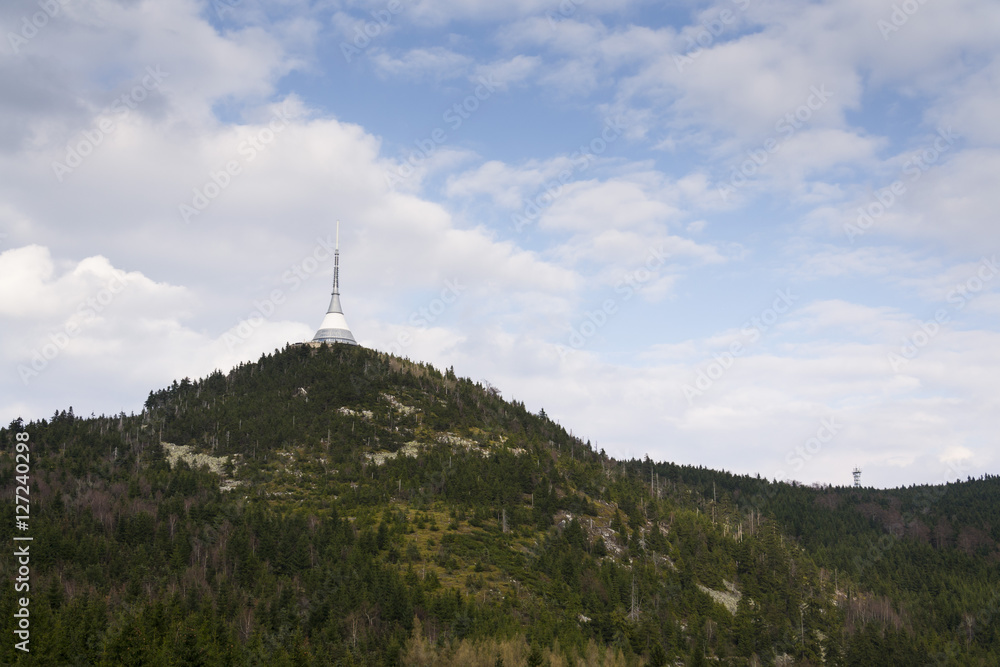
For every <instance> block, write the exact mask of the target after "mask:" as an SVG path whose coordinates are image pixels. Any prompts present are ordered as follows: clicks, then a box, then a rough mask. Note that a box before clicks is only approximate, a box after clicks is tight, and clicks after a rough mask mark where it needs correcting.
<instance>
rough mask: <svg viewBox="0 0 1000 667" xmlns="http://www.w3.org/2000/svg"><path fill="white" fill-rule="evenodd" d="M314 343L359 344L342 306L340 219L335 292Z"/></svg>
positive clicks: (334, 266) (335, 253) (336, 248)
mask: <svg viewBox="0 0 1000 667" xmlns="http://www.w3.org/2000/svg"><path fill="white" fill-rule="evenodd" d="M313 342H314V343H346V344H348V345H357V344H358V341H356V340H354V334H352V333H351V328H350V327H349V326H347V318H345V317H344V309H343V308H341V306H340V220H338V221H337V243H336V245H335V246H334V249H333V294H332V295H331V296H330V307H329V308H327V309H326V316H325V317H324V318H323V322H322V324H320V325H319V331H317V332H316V335H315V336H313Z"/></svg>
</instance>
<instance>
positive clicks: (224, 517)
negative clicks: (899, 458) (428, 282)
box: [0, 345, 1000, 667]
mask: <svg viewBox="0 0 1000 667" xmlns="http://www.w3.org/2000/svg"><path fill="white" fill-rule="evenodd" d="M22 432H26V433H27V434H28V437H29V442H30V445H31V447H30V465H31V476H30V500H31V535H32V536H33V541H32V543H31V567H32V573H31V580H30V593H29V595H30V600H31V602H30V613H31V617H30V618H31V642H30V653H23V652H22V651H18V650H16V649H15V648H14V643H15V641H16V640H15V639H12V637H14V636H15V635H14V634H13V631H14V630H15V629H16V627H17V624H16V619H15V618H14V612H15V610H16V608H17V605H18V604H19V603H18V598H19V597H22V596H23V595H24V593H16V592H15V591H14V587H13V585H12V583H11V582H12V580H13V577H12V576H5V579H6V580H7V581H6V582H5V583H4V586H3V587H2V593H0V617H2V622H0V623H2V626H3V633H2V634H3V636H4V637H5V638H6V639H5V640H4V641H3V643H2V644H0V664H4V665H7V664H18V665H46V666H48V665H108V666H116V667H117V666H119V665H164V666H165V665H261V666H264V665H267V666H269V667H270V666H276V667H277V666H284V665H289V666H291V665H295V666H306V665H489V666H490V667H494V666H497V665H505V666H508V667H511V666H514V665H551V666H553V667H556V666H563V665H587V666H592V665H657V666H659V665H686V666H693V665H708V664H723V665H865V666H870V665H997V664H1000V657H998V656H1000V546H998V545H1000V479H998V478H997V477H985V478H982V479H966V480H962V481H959V480H955V481H954V482H952V483H949V484H945V485H943V486H922V487H911V488H900V489H892V490H875V489H855V488H850V487H825V488H815V487H805V486H801V485H795V484H787V483H783V482H781V483H779V482H776V481H769V480H766V479H761V478H760V477H751V476H739V475H733V474H729V473H727V472H724V471H714V470H709V469H705V468H694V467H687V466H678V465H673V464H671V463H665V462H655V461H652V460H649V459H648V458H647V459H645V460H628V461H621V460H615V459H613V458H611V457H609V456H607V455H606V454H605V453H604V452H603V451H595V448H594V447H592V446H591V444H590V443H589V442H587V441H586V440H585V439H581V438H580V437H577V436H574V435H573V434H572V433H571V432H568V431H567V429H566V428H564V427H563V426H561V425H559V424H556V423H554V422H553V421H551V420H550V419H549V418H548V417H546V415H545V413H544V411H541V412H540V413H539V414H533V413H531V412H529V411H528V410H526V409H525V406H524V404H523V403H519V402H517V401H509V400H504V399H503V398H502V397H501V395H500V392H499V391H498V390H497V389H496V388H494V387H492V386H491V385H489V384H488V383H485V382H474V381H471V380H469V379H464V378H459V377H456V375H455V373H454V371H453V370H451V369H449V370H446V371H444V372H441V371H438V370H437V369H435V368H433V367H431V366H429V365H425V364H419V363H414V362H411V361H408V360H404V359H400V358H397V357H393V356H389V355H386V354H382V353H379V352H376V351H372V350H367V349H364V348H360V347H348V346H341V345H335V346H321V347H311V346H294V347H289V348H286V349H285V350H283V351H276V352H275V353H274V354H272V355H266V356H264V357H262V358H261V359H260V360H258V361H257V362H255V363H248V364H243V365H241V366H239V367H237V368H235V369H233V370H232V371H231V372H229V373H228V374H223V373H220V372H216V373H213V374H212V375H210V376H208V377H206V378H203V379H198V380H191V379H188V378H185V379H183V380H180V381H179V382H174V383H173V384H172V385H171V386H169V387H167V388H165V389H162V390H159V391H154V392H151V393H150V394H149V397H148V398H147V400H146V402H145V406H144V409H143V411H142V413H141V414H134V415H125V414H119V415H113V416H100V417H97V416H91V417H88V418H82V417H80V416H78V415H75V414H74V413H73V410H72V408H68V409H65V410H62V409H60V410H59V411H57V412H56V413H55V414H53V415H52V417H51V419H48V420H41V421H38V422H30V423H26V422H23V421H21V420H16V421H15V422H13V423H11V424H10V425H9V426H7V427H6V428H4V429H0V452H2V454H0V487H2V488H3V493H4V497H5V498H13V497H14V488H15V486H16V485H17V484H18V480H17V477H18V474H17V469H16V464H15V455H14V451H15V442H16V440H17V437H16V436H17V434H18V433H22ZM658 444H659V443H658ZM2 508H3V518H2V520H0V537H2V539H3V541H4V544H7V545H11V544H15V542H13V537H14V534H15V532H16V531H15V509H14V505H13V503H11V502H4V503H3V504H2ZM0 562H2V564H3V571H4V572H5V573H11V572H14V571H15V570H16V569H17V568H16V564H15V559H14V557H13V555H12V549H10V548H6V549H4V554H3V556H2V557H0Z"/></svg>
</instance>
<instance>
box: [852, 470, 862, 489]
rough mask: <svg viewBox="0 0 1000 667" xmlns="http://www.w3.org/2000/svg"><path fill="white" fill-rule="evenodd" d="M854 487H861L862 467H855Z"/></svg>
mask: <svg viewBox="0 0 1000 667" xmlns="http://www.w3.org/2000/svg"><path fill="white" fill-rule="evenodd" d="M854 488H856V489H860V488H861V468H855V469H854Z"/></svg>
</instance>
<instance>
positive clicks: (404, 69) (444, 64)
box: [372, 46, 472, 80]
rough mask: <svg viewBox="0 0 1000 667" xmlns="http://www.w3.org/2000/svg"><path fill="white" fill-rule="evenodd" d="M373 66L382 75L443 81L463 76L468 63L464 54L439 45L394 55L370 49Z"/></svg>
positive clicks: (469, 59) (469, 65) (468, 59)
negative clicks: (397, 55) (398, 55)
mask: <svg viewBox="0 0 1000 667" xmlns="http://www.w3.org/2000/svg"><path fill="white" fill-rule="evenodd" d="M372 62H373V63H375V69H376V70H377V71H378V72H379V73H381V74H384V75H386V76H393V77H404V78H407V79H411V80H413V79H416V80H420V79H422V78H424V77H429V78H431V79H436V80H443V79H452V78H455V77H459V76H463V75H464V74H465V72H466V71H468V69H469V68H470V67H471V65H472V59H471V58H469V57H468V56H465V55H462V54H461V53H456V52H455V51H451V50H450V49H446V48H444V47H441V46H434V47H431V48H427V49H411V50H409V51H407V52H406V53H404V54H402V55H401V56H400V57H398V58H396V57H393V56H391V55H389V54H388V53H387V52H385V51H383V50H381V49H372Z"/></svg>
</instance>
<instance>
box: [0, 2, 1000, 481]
mask: <svg viewBox="0 0 1000 667" xmlns="http://www.w3.org/2000/svg"><path fill="white" fill-rule="evenodd" d="M998 34H1000V4H998V3H997V2H995V1H994V0H955V1H947V0H903V1H902V2H900V1H896V2H889V1H888V0H874V1H873V0H832V1H828V2H825V1H813V2H802V1H800V0H781V1H770V0H719V1H717V2H693V1H692V2H673V3H669V4H668V5H664V3H659V2H647V1H643V0H561V1H557V0H510V1H508V2H494V1H486V0H370V1H369V0H353V1H340V0H325V1H316V2H307V1H305V0H212V1H211V2H207V1H195V0H171V1H170V2H162V1H161V2H154V1H152V0H117V1H116V0H38V1H34V2H32V1H23V0H11V1H8V2H4V3H2V5H0V36H2V39H0V421H2V423H3V424H7V423H9V422H10V421H11V420H13V419H15V418H16V417H18V416H21V417H23V418H25V419H26V420H27V419H40V418H47V417H50V416H51V415H52V414H53V413H54V412H55V411H58V410H65V409H67V408H69V407H70V406H72V407H73V409H74V412H75V413H76V414H77V415H80V416H89V415H90V414H91V413H96V414H117V413H119V412H121V411H124V412H126V413H130V412H138V411H141V409H142V405H143V402H144V400H145V399H146V397H147V396H148V393H149V391H150V390H155V389H159V388H162V387H164V386H167V385H169V384H170V383H171V382H172V381H173V380H175V379H179V378H183V377H191V378H196V377H202V376H205V375H207V374H208V373H210V372H212V371H213V370H215V369H220V370H222V371H227V370H228V369H230V368H232V367H233V366H234V365H237V364H239V363H241V362H244V361H248V360H255V359H257V358H259V357H260V355H261V354H263V353H271V352H273V351H274V350H275V349H280V348H283V347H284V346H285V345H287V344H288V343H294V342H300V341H304V340H308V339H310V338H311V337H312V335H313V334H314V333H315V330H316V328H317V327H318V326H319V323H320V321H321V320H322V317H323V314H324V313H325V309H326V306H327V304H328V301H329V292H330V281H331V277H332V273H333V259H332V247H333V245H334V244H335V238H334V237H335V224H336V221H337V220H340V222H341V228H340V247H341V274H340V275H341V292H342V303H343V306H344V310H345V313H346V316H347V319H348V322H349V323H350V325H351V328H352V330H353V332H354V335H355V337H356V338H357V340H358V341H359V342H360V343H361V344H362V345H364V346H366V347H369V348H373V349H377V350H383V351H387V352H392V353H394V354H399V355H402V356H406V357H409V358H410V359H414V360H418V361H426V362H430V363H432V364H434V365H435V366H437V367H439V368H447V367H454V369H455V372H456V373H457V374H458V375H460V376H463V377H470V378H472V379H473V380H475V381H488V382H489V383H490V384H491V385H493V386H495V387H497V388H498V389H499V390H500V391H501V392H502V394H503V396H504V397H506V398H508V399H516V400H519V401H523V402H524V403H525V404H526V405H527V407H528V408H529V409H530V410H532V411H533V412H537V411H540V410H542V409H544V410H545V412H546V413H547V414H548V415H549V416H550V417H552V418H553V419H555V420H557V421H558V422H559V423H560V424H562V425H563V426H565V427H566V428H567V429H568V430H571V431H572V432H573V433H574V434H575V435H577V436H579V437H581V438H583V439H584V440H587V441H590V442H591V443H592V444H593V446H594V447H595V448H597V449H604V450H605V451H606V452H607V453H608V454H609V455H612V456H615V457H637V458H642V457H645V456H647V455H648V456H649V457H651V458H653V459H656V460H666V461H673V462H677V463H682V464H689V465H700V466H705V467H710V468H715V469H723V470H728V471H732V472H736V473H740V474H754V475H755V474H759V475H761V476H763V477H767V478H768V479H779V480H797V481H799V482H802V483H804V484H814V483H820V484H832V485H848V484H850V483H851V482H852V476H851V475H852V470H853V469H854V468H856V467H857V468H860V469H861V470H862V471H863V473H862V483H863V484H864V485H866V486H876V487H892V486H900V485H910V484H924V483H941V482H944V481H954V480H956V479H966V478H967V477H970V476H971V477H977V476H980V475H982V474H984V473H990V474H995V473H998V472H1000V461H998V456H997V450H998V447H997V433H998V430H1000V428H998V427H1000V398H998V397H1000V393H998V392H997V390H996V377H997V370H998V368H1000V318H998V315H1000V291H998V286H1000V258H998V254H1000V225H998V224H997V218H996V215H997V213H996V212H997V211H998V210H1000V188H998V187H997V184H996V174H997V173H1000V124H998V123H997V122H996V119H997V118H1000V40H998V39H997V35H998Z"/></svg>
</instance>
